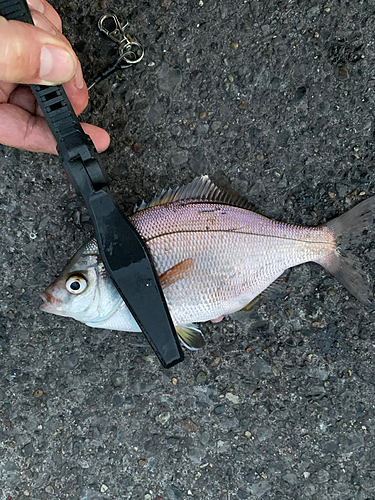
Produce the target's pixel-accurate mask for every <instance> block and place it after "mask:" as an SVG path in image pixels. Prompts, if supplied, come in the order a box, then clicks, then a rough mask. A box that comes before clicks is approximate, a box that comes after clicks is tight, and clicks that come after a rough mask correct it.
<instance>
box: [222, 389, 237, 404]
mask: <svg viewBox="0 0 375 500" xmlns="http://www.w3.org/2000/svg"><path fill="white" fill-rule="evenodd" d="M225 397H226V398H227V399H229V401H231V402H232V403H234V404H238V403H239V401H240V398H239V397H238V396H236V395H235V394H233V393H232V392H227V393H226V394H225Z"/></svg>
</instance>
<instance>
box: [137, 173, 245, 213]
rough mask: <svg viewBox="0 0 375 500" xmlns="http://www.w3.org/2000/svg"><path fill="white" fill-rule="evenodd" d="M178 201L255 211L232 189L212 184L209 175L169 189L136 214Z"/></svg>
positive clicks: (141, 207) (142, 206)
mask: <svg viewBox="0 0 375 500" xmlns="http://www.w3.org/2000/svg"><path fill="white" fill-rule="evenodd" d="M178 201H205V202H210V203H222V204H225V205H233V206H236V207H240V208H246V209H247V210H253V206H252V205H251V203H250V202H248V201H247V200H246V199H245V198H244V197H243V196H241V195H240V194H238V193H236V192H235V191H234V190H233V189H232V188H230V187H228V188H227V187H219V186H217V185H216V184H215V183H214V182H212V181H211V180H210V179H209V177H208V175H204V176H202V177H196V178H195V179H194V180H193V181H192V182H190V183H189V184H187V185H186V186H181V187H176V188H175V189H172V188H169V189H168V190H167V191H166V190H165V189H163V191H162V192H161V193H160V194H159V195H156V196H155V197H154V198H153V199H152V200H151V201H150V202H149V203H145V202H144V201H142V203H141V204H140V205H139V206H136V207H135V208H134V212H139V211H141V210H145V209H146V208H151V207H156V206H159V205H166V204H167V203H174V202H178Z"/></svg>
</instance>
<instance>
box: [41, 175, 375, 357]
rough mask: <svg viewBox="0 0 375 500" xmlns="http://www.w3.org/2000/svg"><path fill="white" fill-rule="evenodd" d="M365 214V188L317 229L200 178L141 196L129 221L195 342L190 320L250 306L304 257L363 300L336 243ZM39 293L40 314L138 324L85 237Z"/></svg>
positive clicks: (367, 300) (355, 274)
mask: <svg viewBox="0 0 375 500" xmlns="http://www.w3.org/2000/svg"><path fill="white" fill-rule="evenodd" d="M374 214H375V196H373V197H371V198H369V199H367V200H366V201H364V202H362V203H360V204H359V205H357V206H356V207H354V208H353V209H351V210H350V211H349V212H347V213H345V214H344V215H341V216H340V217H338V218H336V219H334V220H332V221H330V222H328V223H327V224H323V225H322V226H319V227H303V226H298V225H291V224H284V223H280V222H276V221H273V220H270V219H268V218H266V217H263V216H262V215H258V214H257V213H255V212H252V211H251V210H250V209H249V204H248V203H247V202H244V200H243V199H242V197H240V196H239V195H233V194H232V193H228V192H226V191H225V190H223V189H222V188H219V187H217V186H216V185H215V184H214V183H212V182H211V181H210V180H209V179H208V177H202V178H197V179H195V180H194V181H193V182H191V183H190V184H188V185H187V186H185V187H182V188H176V189H175V190H171V189H170V190H168V191H167V192H164V193H162V194H161V195H160V196H159V197H155V198H154V199H153V200H152V201H151V202H150V203H148V204H146V203H144V202H143V203H142V204H141V206H140V207H138V208H137V211H136V212H135V213H134V215H133V216H132V217H131V221H132V223H133V224H134V226H135V227H136V229H137V230H138V231H139V233H140V235H141V236H142V238H143V239H144V240H145V242H146V244H147V245H148V247H149V249H150V251H151V254H152V257H153V259H154V263H155V267H156V270H157V272H158V275H159V279H160V282H161V285H162V288H163V291H164V294H165V298H166V301H167V304H168V307H169V309H170V312H171V316H172V319H173V322H174V324H175V326H176V330H177V332H178V334H179V335H180V337H181V339H182V340H183V342H184V344H185V345H187V346H188V347H189V348H191V349H197V348H199V347H201V346H202V345H203V344H204V340H203V336H202V334H201V332H200V330H199V328H198V327H197V326H196V325H195V323H199V322H204V321H208V320H211V321H214V322H217V321H220V320H221V319H222V318H224V317H225V316H226V315H229V314H231V313H234V312H236V311H239V310H241V309H243V308H245V307H248V308H249V305H250V307H251V305H252V304H254V303H255V302H256V298H257V297H259V296H260V295H261V294H263V292H264V291H265V290H266V289H267V287H269V285H270V284H271V283H273V282H274V281H275V280H276V279H277V278H278V277H279V276H280V275H281V274H282V273H283V272H284V271H285V270H286V269H288V268H290V267H293V266H297V265H298V264H302V263H304V262H309V261H312V262H317V263H318V264H320V265H321V266H323V267H324V268H325V269H326V270H328V271H329V272H330V273H332V274H333V275H334V276H335V277H336V278H337V279H338V280H339V281H340V282H341V283H342V284H343V285H344V286H345V287H346V288H347V289H348V290H349V291H350V292H351V293H352V294H353V295H354V296H355V297H357V299H358V300H360V301H361V302H362V303H364V304H365V305H371V304H372V301H373V294H372V292H371V288H370V285H369V283H368V280H367V278H366V276H365V274H364V273H363V272H362V271H361V270H360V269H359V267H358V266H356V264H355V257H354V256H352V255H350V254H346V256H344V255H343V254H342V253H341V251H340V246H341V245H342V244H343V243H347V241H348V240H350V239H351V238H353V237H355V236H358V235H359V234H361V233H362V232H363V231H364V229H365V228H367V227H368V226H369V225H370V224H371V223H372V222H373V219H374ZM42 297H43V300H44V304H43V305H42V310H43V311H45V312H50V313H53V314H57V315H61V316H70V317H72V318H75V319H76V320H78V321H81V322H83V323H85V324H86V325H88V326H92V327H96V328H107V329H112V330H121V331H129V332H139V331H140V329H139V327H138V325H137V323H136V321H135V320H134V318H133V316H132V315H131V313H130V311H129V309H128V308H127V307H126V305H125V304H124V302H123V300H122V299H121V297H120V295H119V293H118V292H117V290H116V288H115V286H114V285H113V283H112V281H111V279H110V278H109V277H108V276H107V274H106V271H105V268H104V265H103V263H102V260H101V258H100V254H99V251H98V246H97V243H96V241H95V240H94V239H92V240H91V241H89V242H88V243H87V244H86V245H84V246H83V247H82V248H81V249H80V250H79V251H78V252H77V253H76V255H75V256H74V257H73V259H72V260H71V261H70V262H69V263H68V264H67V266H66V267H65V268H64V270H63V271H62V273H61V274H60V276H59V277H58V278H57V279H56V281H54V282H53V283H52V284H51V285H50V286H49V287H48V288H47V289H46V290H45V292H44V293H43V294H42ZM150 314H152V312H150Z"/></svg>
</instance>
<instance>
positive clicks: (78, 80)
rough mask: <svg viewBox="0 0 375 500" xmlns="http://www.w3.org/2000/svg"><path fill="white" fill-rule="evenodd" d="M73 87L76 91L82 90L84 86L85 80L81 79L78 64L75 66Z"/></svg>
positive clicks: (80, 70)
mask: <svg viewBox="0 0 375 500" xmlns="http://www.w3.org/2000/svg"><path fill="white" fill-rule="evenodd" d="M74 85H75V86H76V87H77V89H78V90H81V89H83V86H84V85H85V80H84V79H83V74H82V68H81V65H80V64H78V66H77V71H76V76H75V77H74Z"/></svg>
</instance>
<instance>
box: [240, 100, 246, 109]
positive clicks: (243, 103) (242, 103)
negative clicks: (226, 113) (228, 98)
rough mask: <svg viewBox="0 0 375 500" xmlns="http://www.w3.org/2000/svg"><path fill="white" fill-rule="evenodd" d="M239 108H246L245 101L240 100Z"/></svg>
mask: <svg viewBox="0 0 375 500" xmlns="http://www.w3.org/2000/svg"><path fill="white" fill-rule="evenodd" d="M239 108H240V109H246V108H247V105H246V103H245V102H241V104H240V105H239Z"/></svg>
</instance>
